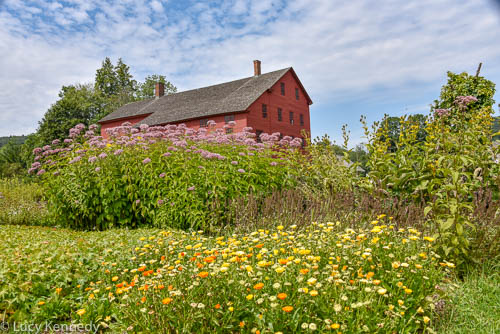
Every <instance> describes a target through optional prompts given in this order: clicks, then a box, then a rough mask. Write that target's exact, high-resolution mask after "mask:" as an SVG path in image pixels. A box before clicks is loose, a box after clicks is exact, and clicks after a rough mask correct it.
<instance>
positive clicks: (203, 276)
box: [198, 271, 208, 278]
mask: <svg viewBox="0 0 500 334" xmlns="http://www.w3.org/2000/svg"><path fill="white" fill-rule="evenodd" d="M198 276H199V277H201V278H205V277H207V276H208V273H207V272H206V271H202V272H201V273H199V274H198Z"/></svg>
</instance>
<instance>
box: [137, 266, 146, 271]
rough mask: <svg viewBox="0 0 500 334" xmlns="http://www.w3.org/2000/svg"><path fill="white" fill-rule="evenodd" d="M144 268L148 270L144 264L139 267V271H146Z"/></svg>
mask: <svg viewBox="0 0 500 334" xmlns="http://www.w3.org/2000/svg"><path fill="white" fill-rule="evenodd" d="M144 270H146V266H142V267H139V268H137V271H144Z"/></svg>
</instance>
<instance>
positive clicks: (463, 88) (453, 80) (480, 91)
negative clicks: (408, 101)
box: [431, 64, 495, 111]
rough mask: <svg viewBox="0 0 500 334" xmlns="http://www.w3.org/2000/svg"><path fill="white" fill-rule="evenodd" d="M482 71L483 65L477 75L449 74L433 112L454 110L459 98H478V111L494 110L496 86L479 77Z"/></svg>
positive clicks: (432, 108)
mask: <svg viewBox="0 0 500 334" xmlns="http://www.w3.org/2000/svg"><path fill="white" fill-rule="evenodd" d="M480 70H481V64H479V67H478V69H477V72H476V75H470V74H468V73H466V72H463V73H460V74H455V73H452V72H448V73H447V76H448V82H447V83H446V85H444V86H443V87H442V88H441V94H440V96H439V99H437V100H434V104H433V105H432V106H431V111H434V110H436V109H448V108H452V107H453V106H454V104H455V101H456V99H457V97H458V96H474V97H476V98H477V102H476V103H475V104H474V106H475V107H477V108H478V109H482V108H484V107H487V108H492V107H493V105H494V104H495V100H494V99H493V95H495V84H494V83H493V82H492V81H490V80H487V79H485V78H484V77H481V76H479V72H480Z"/></svg>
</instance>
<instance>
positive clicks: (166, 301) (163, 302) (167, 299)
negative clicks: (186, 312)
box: [161, 297, 172, 305]
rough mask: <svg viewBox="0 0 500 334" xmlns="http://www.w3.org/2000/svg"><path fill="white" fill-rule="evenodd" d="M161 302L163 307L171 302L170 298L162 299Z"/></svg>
mask: <svg viewBox="0 0 500 334" xmlns="http://www.w3.org/2000/svg"><path fill="white" fill-rule="evenodd" d="M161 302H162V304H163V305H167V304H170V303H171V302H172V298H169V297H167V298H165V299H163V300H162V301H161Z"/></svg>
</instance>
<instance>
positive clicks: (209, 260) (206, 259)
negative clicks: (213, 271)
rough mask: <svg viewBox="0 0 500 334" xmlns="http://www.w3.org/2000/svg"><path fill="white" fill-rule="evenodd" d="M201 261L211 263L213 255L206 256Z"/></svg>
mask: <svg viewBox="0 0 500 334" xmlns="http://www.w3.org/2000/svg"><path fill="white" fill-rule="evenodd" d="M203 261H205V262H206V263H212V262H214V261H215V256H209V257H206V258H205V259H204V260H203Z"/></svg>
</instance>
